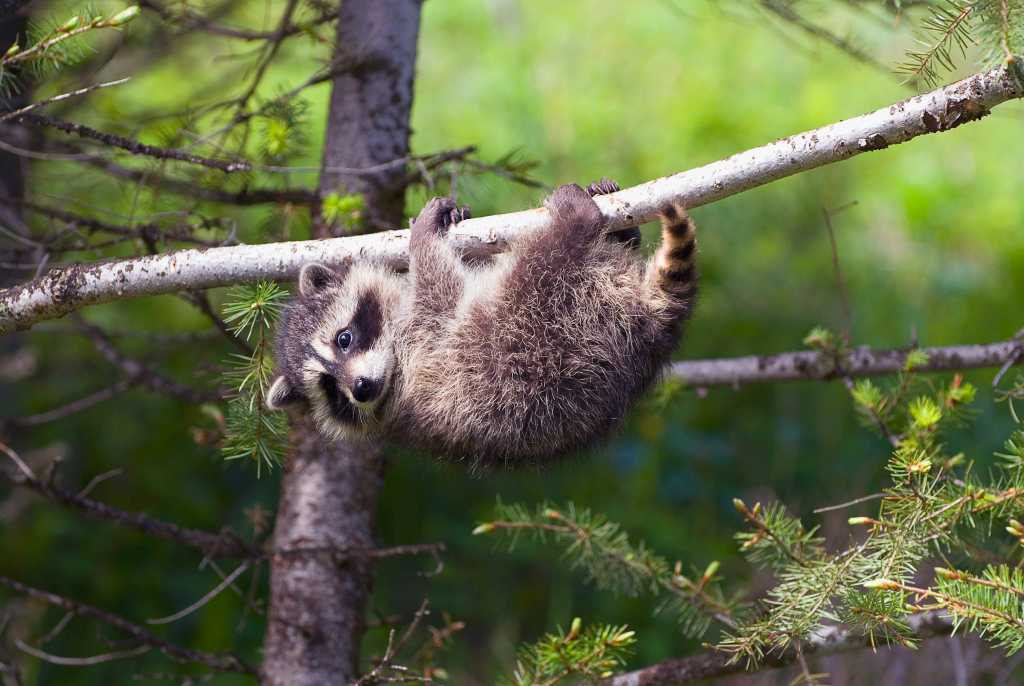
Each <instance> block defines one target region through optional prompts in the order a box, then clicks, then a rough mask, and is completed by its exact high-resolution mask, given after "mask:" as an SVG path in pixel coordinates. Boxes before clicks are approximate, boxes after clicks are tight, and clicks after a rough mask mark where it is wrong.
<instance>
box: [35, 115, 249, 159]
mask: <svg viewBox="0 0 1024 686" xmlns="http://www.w3.org/2000/svg"><path fill="white" fill-rule="evenodd" d="M18 118H19V119H22V120H23V121H26V122H28V123H29V124H34V125H36V126H49V127H51V128H54V129H58V130H60V131H63V132H65V133H73V134H75V135H77V136H80V137H82V138H86V139H89V140H94V141H96V142H98V143H102V144H104V145H108V146H111V147H114V148H120V149H122V150H127V151H128V152H130V153H131V154H133V155H144V156H146V157H154V158H156V159H159V160H177V161H179V162H188V163H189V164H197V165H200V166H202V167H209V168H210V169H217V170H219V171H222V172H224V173H226V174H230V173H232V172H238V171H249V170H251V169H252V165H251V164H250V163H249V162H247V161H245V160H216V159H211V158H209V157H202V156H201V155H194V154H192V153H190V152H185V151H184V150H176V149H174V148H160V147H157V146H155V145H147V144H145V143H140V142H139V141H136V140H132V139H131V138H125V137H124V136H118V135H117V134H114V133H106V132H104V131H97V130H96V129H94V128H92V127H89V126H85V125H84V124H77V123H75V122H69V121H63V120H61V119H55V118H53V117H47V116H44V115H41V114H24V115H20V116H19V117H18Z"/></svg>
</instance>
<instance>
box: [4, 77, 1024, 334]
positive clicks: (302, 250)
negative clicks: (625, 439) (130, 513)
mask: <svg viewBox="0 0 1024 686" xmlns="http://www.w3.org/2000/svg"><path fill="white" fill-rule="evenodd" d="M1022 96H1024V84H1021V83H1020V82H1018V80H1017V78H1016V76H1015V75H1014V73H1013V72H1012V71H1011V70H1010V69H1008V68H1007V67H1005V66H1004V67H999V68H996V69H993V70H991V71H988V72H984V73H980V74H975V75H974V76H971V77H969V78H967V79H964V80H963V81H959V82H957V83H954V84H951V85H949V86H946V87H944V88H939V89H937V90H934V91H932V92H930V93H926V94H924V95H919V96H915V97H913V98H910V99H908V100H905V101H903V102H901V103H896V104H894V105H891V106H888V107H884V108H882V109H880V110H877V111H875V112H872V113H870V114H866V115H863V116H860V117H855V118H853V119H848V120H846V121H843V122H840V123H837V124H832V125H829V126H825V127H823V128H820V129H816V130H813V131H808V132H806V133H802V134H798V135H795V136H791V137H789V138H784V139H782V140H779V141H775V142H774V143H769V144H768V145H765V146H762V147H760V148H755V149H753V150H748V151H746V152H743V153H739V154H736V155H733V156H732V157H729V158H728V159H725V160H721V161H718V162H714V163H712V164H709V165H706V166H704V167H699V168H697V169H692V170H690V171H687V172H682V173H679V174H675V175H673V176H667V177H664V178H661V179H656V180H654V181H649V182H647V183H644V184H641V185H639V186H634V187H632V188H627V189H625V190H622V191H619V192H618V193H614V194H611V195H605V196H599V197H598V198H597V204H598V207H599V208H600V209H601V211H602V214H603V215H604V218H605V219H606V220H607V223H608V230H609V231H616V230H620V229H624V228H628V227H631V226H636V225H638V224H641V223H643V222H646V221H649V220H651V219H654V218H655V217H656V216H657V213H658V212H659V210H660V209H661V208H662V207H664V206H665V205H666V204H668V203H670V202H679V203H682V204H684V205H686V206H687V207H691V208H692V207H697V206H700V205H705V204H707V203H710V202H714V201H716V200H720V199H722V198H725V197H728V196H730V195H735V194H737V193H740V192H742V191H745V190H749V189H751V188H755V187H757V186H761V185H763V184H766V183H769V182H771V181H775V180H777V179H781V178H784V177H786V176H791V175H793V174H796V173H799V172H802V171H807V170H810V169H815V168H817V167H821V166H823V165H826V164H831V163H834V162H838V161H840V160H845V159H848V158H850V157H854V156H855V155H858V154H861V153H864V152H870V151H874V150H881V149H883V148H886V147H888V146H890V145H895V144H897V143H903V142H906V141H909V140H911V139H913V138H916V137H918V136H921V135H924V134H928V133H935V132H939V131H947V130H949V129H952V128H955V127H957V126H960V125H961V124H965V123H967V122H970V121H974V120H976V119H979V118H981V117H983V116H985V115H986V114H988V112H989V110H990V109H991V108H992V107H995V106H996V105H998V104H1000V103H1002V102H1006V101H1008V100H1012V99H1016V98H1020V97H1022ZM131 171H133V170H129V172H131ZM139 176H140V177H142V176H144V175H143V174H141V173H139ZM188 185H189V187H193V186H192V185H191V184H188ZM236 202H237V199H236ZM549 221H550V217H549V214H548V212H547V210H545V209H534V210H527V211H525V212H513V213H510V214H503V215H494V216H490V217H483V218H479V219H468V220H466V221H464V222H461V223H460V224H459V225H457V226H456V227H454V228H453V230H452V232H451V233H452V239H451V240H452V242H453V243H454V245H455V247H457V248H458V249H460V250H462V251H463V252H465V253H468V254H493V253H494V252H497V251H499V250H501V249H502V248H503V247H504V245H505V244H506V242H507V241H508V239H510V238H512V237H513V236H515V235H518V234H521V233H525V232H528V231H533V230H540V229H543V228H544V227H546V226H547V225H548V223H549ZM408 242H409V241H408V232H407V231H389V232H384V233H380V234H374V235H372V236H350V237H345V238H334V239H324V240H318V241H301V242H286V243H275V244H265V245H246V246H231V247H224V248H212V249H210V250H205V251H198V250H182V251H178V252H173V253H168V254H165V255H154V256H147V257H140V258H134V259H129V260H117V261H112V262H105V263H102V264H91V265H74V266H68V267H64V268H62V269H54V270H51V271H50V272H48V273H47V274H46V275H45V276H43V277H42V278H40V279H36V280H34V281H31V282H29V283H26V284H23V285H21V286H17V287H13V288H9V289H6V290H4V291H0V333H3V332H5V331H9V330H11V329H14V328H27V327H29V326H31V325H32V324H34V323H35V322H37V321H40V320H43V319H50V318H54V317H59V316H61V315H64V314H67V313H68V312H71V311H73V310H75V309H78V308H81V307H84V306H86V305H91V304H96V303H101V302H110V301H113V300H120V299H125V298H131V297H139V296H143V295H155V294H159V293H171V292H175V291H180V290H195V289H202V288H211V287H215V286H225V285H229V284H236V283H251V282H254V281H260V280H267V279H289V278H294V276H295V275H296V274H297V273H298V270H299V268H300V267H301V266H302V265H303V264H305V263H306V262H310V261H313V260H318V261H322V262H326V263H329V264H337V263H340V262H341V261H343V260H344V259H345V258H346V257H351V256H356V257H361V258H375V259H379V260H383V261H385V262H388V263H390V264H392V265H395V266H399V267H400V266H403V265H404V264H405V263H406V262H407V259H408V254H407V249H408Z"/></svg>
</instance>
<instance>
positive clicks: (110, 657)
mask: <svg viewBox="0 0 1024 686" xmlns="http://www.w3.org/2000/svg"><path fill="white" fill-rule="evenodd" d="M14 645H16V646H18V649H19V650H22V651H24V652H26V653H28V654H29V655H31V656H32V657H37V658H39V659H40V660H42V661H43V662H49V663H50V664H54V665H60V666H61V667H92V666H93V665H98V664H102V663H104V662H113V661H114V660H126V659H128V658H130V657H138V656H139V655H142V654H143V653H148V652H149V651H150V650H152V649H153V647H152V646H149V645H140V646H139V647H137V648H133V649H132V650H122V651H118V652H113V653H104V654H103V655H93V656H91V657H61V656H59V655H51V654H50V653H47V652H44V651H42V650H40V649H39V648H33V647H32V646H30V645H28V644H27V643H25V642H24V641H22V640H21V639H17V638H16V639H14Z"/></svg>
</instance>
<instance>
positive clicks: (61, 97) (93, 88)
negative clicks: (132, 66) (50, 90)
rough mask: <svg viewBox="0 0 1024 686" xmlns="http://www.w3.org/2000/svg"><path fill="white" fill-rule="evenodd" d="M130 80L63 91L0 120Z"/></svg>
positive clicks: (2, 116) (0, 117)
mask: <svg viewBox="0 0 1024 686" xmlns="http://www.w3.org/2000/svg"><path fill="white" fill-rule="evenodd" d="M130 80H131V77H126V78H123V79H117V80H116V81H107V82H105V83H96V84H93V85H91V86H86V87H85V88H79V89H77V90H73V91H69V92H67V93H61V94H60V95H55V96H53V97H52V98H46V99H45V100H40V101H39V102H34V103H32V104H31V105H25V106H24V107H22V108H21V109H18V110H14V111H13V112H7V113H5V114H0V122H3V121H7V120H8V119H14V118H16V117H20V116H22V115H24V114H28V113H29V112H31V111H33V110H36V109H38V108H40V107H43V106H45V105H50V104H53V103H55V102H60V101H61V100H67V99H68V98H74V97H78V96H79V95H85V94H86V93H92V92H93V91H98V90H99V89H101V88H110V87H111V86H120V85H121V84H122V83H127V82H128V81H130Z"/></svg>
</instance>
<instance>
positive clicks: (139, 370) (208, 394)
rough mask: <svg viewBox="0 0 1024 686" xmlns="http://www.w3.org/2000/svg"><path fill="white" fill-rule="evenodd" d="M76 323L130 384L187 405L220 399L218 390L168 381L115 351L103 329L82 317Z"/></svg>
mask: <svg viewBox="0 0 1024 686" xmlns="http://www.w3.org/2000/svg"><path fill="white" fill-rule="evenodd" d="M75 324H76V325H77V326H78V327H79V328H80V329H81V330H82V332H83V333H85V335H86V336H87V337H88V338H89V339H90V340H91V341H92V343H93V345H94V346H95V347H96V350H98V351H99V352H100V354H101V355H103V357H104V358H106V360H107V362H109V363H110V364H112V365H114V366H115V367H117V368H118V369H120V370H121V372H122V373H123V374H124V375H125V377H126V378H127V379H128V380H129V381H131V382H132V383H137V384H139V385H141V386H143V387H145V388H147V389H149V390H151V391H153V392H154V393H159V394H161V395H168V396H170V397H172V398H177V399H179V400H183V401H185V402H189V403H202V402H211V401H215V400H220V399H221V398H222V397H223V393H221V392H220V391H218V390H206V389H201V388H192V387H190V386H185V385H183V384H180V383H178V382H177V381H173V380H171V379H168V378H167V377H165V376H163V375H162V374H160V373H158V372H156V371H154V370H152V369H150V368H149V367H147V366H146V365H144V364H142V363H141V362H139V361H138V360H135V359H132V358H130V357H128V356H127V355H125V354H124V353H122V352H121V351H120V350H118V349H117V347H116V346H115V345H114V344H113V342H111V340H110V339H109V338H108V337H107V335H106V334H105V333H103V329H100V328H99V327H98V326H94V325H92V324H89V323H88V322H86V321H85V320H84V319H82V318H81V317H76V318H75Z"/></svg>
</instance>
